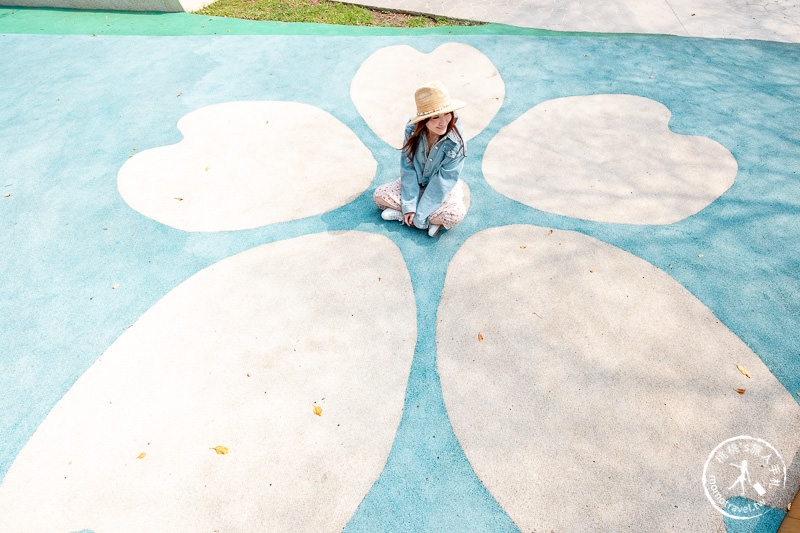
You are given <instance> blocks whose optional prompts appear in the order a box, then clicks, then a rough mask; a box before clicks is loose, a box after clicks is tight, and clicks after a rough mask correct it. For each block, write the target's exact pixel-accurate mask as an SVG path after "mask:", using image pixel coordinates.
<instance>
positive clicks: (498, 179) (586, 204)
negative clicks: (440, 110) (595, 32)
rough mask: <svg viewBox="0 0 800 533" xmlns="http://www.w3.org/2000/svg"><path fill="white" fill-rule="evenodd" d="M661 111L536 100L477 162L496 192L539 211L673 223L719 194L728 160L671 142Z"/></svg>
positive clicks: (640, 104) (618, 99) (706, 144)
mask: <svg viewBox="0 0 800 533" xmlns="http://www.w3.org/2000/svg"><path fill="white" fill-rule="evenodd" d="M670 116H671V114H670V111H669V110H668V109H667V108H666V107H665V106H663V105H662V104H660V103H658V102H656V101H654V100H651V99H649V98H643V97H641V96H632V95H625V94H601V95H594V96H572V97H567V98H557V99H555V100H548V101H546V102H543V103H541V104H539V105H537V106H535V107H534V108H532V109H530V110H529V111H528V112H526V113H525V114H523V115H522V116H521V117H520V118H518V119H517V120H515V121H514V122H512V123H511V124H509V125H508V126H506V127H504V128H503V129H502V130H500V132H499V133H498V134H497V136H495V138H494V139H492V141H491V142H490V143H489V145H488V146H487V148H486V153H485V155H484V158H483V173H484V176H485V177H486V181H488V182H489V184H490V185H491V186H492V187H494V188H495V189H496V190H497V191H499V192H500V193H502V194H505V195H506V196H508V197H510V198H513V199H514V200H517V201H518V202H521V203H523V204H525V205H529V206H531V207H534V208H536V209H540V210H542V211H549V212H551V213H556V214H559V215H564V216H569V217H575V218H582V219H587V220H594V221H598V222H618V223H625V224H671V223H673V222H677V221H679V220H681V219H684V218H686V217H688V216H691V215H693V214H695V213H697V212H699V211H701V210H702V209H704V208H705V207H706V206H708V205H709V204H710V203H711V202H713V201H714V200H716V199H717V198H718V197H719V196H720V195H722V194H723V193H724V192H725V191H727V190H728V189H729V188H730V187H731V186H732V185H733V182H734V179H735V178H736V172H737V169H738V166H737V163H736V160H735V159H734V157H733V155H731V153H730V152H729V151H728V150H727V149H726V148H725V147H724V146H722V145H721V144H719V143H717V142H716V141H713V140H711V139H709V138H707V137H698V136H688V135H678V134H676V133H674V132H672V131H670V129H669V127H668V123H669V119H670Z"/></svg>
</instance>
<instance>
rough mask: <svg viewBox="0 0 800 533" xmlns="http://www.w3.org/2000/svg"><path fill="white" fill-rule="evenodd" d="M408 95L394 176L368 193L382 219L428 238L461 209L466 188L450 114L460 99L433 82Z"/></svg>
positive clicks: (449, 223) (451, 221) (458, 217)
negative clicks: (411, 103)
mask: <svg viewBox="0 0 800 533" xmlns="http://www.w3.org/2000/svg"><path fill="white" fill-rule="evenodd" d="M414 99H415V100H416V104H417V116H416V117H414V118H412V119H411V120H410V121H409V122H408V124H407V125H406V129H405V137H404V138H405V141H404V143H403V148H402V151H401V156H400V178H399V179H397V180H395V181H393V182H390V183H387V184H385V185H381V186H380V187H378V188H377V189H375V193H374V194H373V197H372V198H373V201H374V202H375V205H377V206H378V207H379V208H380V209H382V210H383V213H381V217H382V218H383V219H384V220H398V221H400V223H404V224H406V225H408V226H412V225H413V226H414V227H416V228H419V229H427V230H428V235H430V236H431V237H433V236H435V235H436V234H437V233H438V232H439V230H440V229H441V228H442V226H444V227H445V229H450V228H452V227H453V226H455V225H456V224H458V223H459V222H461V221H462V220H463V219H464V216H466V214H467V206H466V204H465V202H464V195H465V194H469V191H468V189H467V185H466V184H465V183H464V181H462V180H461V179H459V175H460V174H461V169H463V168H464V157H465V156H466V153H465V149H466V146H465V144H464V139H463V138H462V137H461V133H460V132H459V131H458V127H457V126H456V122H457V120H458V119H457V117H456V116H455V114H454V111H456V110H458V109H461V108H463V107H464V106H465V105H466V104H464V103H463V102H460V101H458V100H451V99H450V95H449V94H448V93H447V89H445V87H444V85H442V84H441V83H440V82H438V81H435V82H432V83H429V84H426V85H424V86H422V87H420V88H419V89H417V91H416V92H415V93H414Z"/></svg>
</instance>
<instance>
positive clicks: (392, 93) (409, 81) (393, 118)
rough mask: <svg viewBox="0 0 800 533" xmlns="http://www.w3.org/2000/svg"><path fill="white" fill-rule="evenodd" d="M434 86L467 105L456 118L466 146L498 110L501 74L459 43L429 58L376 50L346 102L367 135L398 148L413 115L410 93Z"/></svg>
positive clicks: (403, 49) (403, 50)
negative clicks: (436, 82) (361, 120)
mask: <svg viewBox="0 0 800 533" xmlns="http://www.w3.org/2000/svg"><path fill="white" fill-rule="evenodd" d="M434 80H439V81H441V82H443V83H444V85H445V86H446V87H447V90H448V92H449V93H450V97H451V98H454V99H457V100H462V101H464V102H466V103H467V107H465V108H463V109H461V110H459V111H457V112H456V114H457V115H458V116H459V128H460V129H461V131H462V134H463V135H464V139H465V140H467V139H471V138H472V137H474V136H476V135H477V134H479V133H480V132H481V131H483V129H484V128H485V127H486V126H487V125H488V124H489V122H491V120H492V118H494V116H495V115H496V114H497V111H498V110H499V109H500V106H502V105H503V99H504V98H505V84H504V83H503V79H502V78H501V77H500V73H499V72H498V71H497V69H496V68H495V66H494V64H492V62H491V61H490V60H489V58H488V57H486V56H485V55H484V54H483V53H482V52H481V51H480V50H478V49H476V48H473V47H472V46H469V45H466V44H462V43H447V44H443V45H441V46H439V47H438V48H437V49H436V50H434V51H433V52H431V53H429V54H424V53H422V52H419V51H417V50H415V49H414V48H412V47H410V46H408V45H397V46H389V47H386V48H381V49H380V50H378V51H377V52H375V53H374V54H372V55H371V56H369V57H368V58H367V60H366V61H364V63H363V64H362V65H361V67H360V68H359V69H358V72H356V75H355V77H354V78H353V82H352V83H351V85H350V97H351V98H352V100H353V103H354V104H355V106H356V109H358V112H359V113H361V116H362V117H363V118H364V120H365V121H366V123H367V124H368V125H369V127H370V128H372V131H374V132H375V134H376V135H378V137H380V138H381V139H383V140H384V141H386V142H387V143H389V144H390V145H391V146H393V147H394V148H400V147H401V146H402V144H403V129H404V127H405V125H406V123H407V122H408V120H409V119H410V118H412V117H414V116H415V115H416V114H417V108H416V104H415V102H414V92H415V91H416V90H417V88H419V87H420V86H422V85H424V84H425V83H427V82H430V81H434Z"/></svg>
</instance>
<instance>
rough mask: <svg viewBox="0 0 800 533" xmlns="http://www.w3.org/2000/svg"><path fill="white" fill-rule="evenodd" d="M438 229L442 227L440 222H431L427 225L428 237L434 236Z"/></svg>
mask: <svg viewBox="0 0 800 533" xmlns="http://www.w3.org/2000/svg"><path fill="white" fill-rule="evenodd" d="M440 229H442V225H441V224H431V225H430V226H429V227H428V237H436V234H437V233H439V230H440Z"/></svg>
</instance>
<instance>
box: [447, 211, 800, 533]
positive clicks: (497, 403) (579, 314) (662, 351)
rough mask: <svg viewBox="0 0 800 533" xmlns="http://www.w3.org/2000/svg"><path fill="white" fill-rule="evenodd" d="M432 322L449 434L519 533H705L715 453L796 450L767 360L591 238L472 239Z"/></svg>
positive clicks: (787, 405)
mask: <svg viewBox="0 0 800 533" xmlns="http://www.w3.org/2000/svg"><path fill="white" fill-rule="evenodd" d="M438 317H439V322H438V325H437V353H438V355H437V361H438V369H439V374H440V377H441V382H442V392H443V395H444V401H445V405H446V407H447V412H448V415H449V417H450V420H451V422H452V425H453V429H454V431H455V433H456V436H457V437H458V438H459V441H460V442H461V445H462V447H463V449H464V452H465V453H466V455H467V458H468V459H469V461H470V463H471V464H472V466H473V468H474V470H475V473H476V474H477V475H478V477H479V478H480V480H481V481H482V482H483V483H484V485H485V486H486V488H487V489H488V490H489V491H490V492H491V493H492V495H493V496H494V497H495V498H496V499H497V501H498V502H499V503H500V505H501V506H502V507H503V509H505V511H506V512H508V514H509V515H510V516H511V518H512V519H513V520H514V522H515V523H516V524H517V525H518V526H519V527H520V529H521V530H523V531H551V530H555V531H570V530H574V528H575V524H580V529H584V530H587V531H622V530H625V531H628V530H630V531H668V530H672V529H679V530H682V531H714V530H716V528H717V527H718V526H719V524H720V523H721V521H722V516H721V515H720V514H719V513H718V512H717V511H716V510H715V509H714V507H713V506H712V505H711V503H710V502H709V501H708V500H707V499H706V496H705V494H704V491H703V486H702V483H701V475H702V474H703V465H704V462H705V461H706V459H707V458H708V456H709V454H710V453H711V452H712V450H713V449H714V448H715V447H716V446H717V445H718V444H719V443H721V442H722V441H724V440H726V439H728V438H730V437H734V436H737V435H753V436H755V437H758V438H762V439H764V440H766V441H768V442H770V443H771V444H772V445H773V446H775V447H776V449H778V450H779V451H780V453H781V454H782V455H783V457H787V458H791V457H793V456H794V455H795V453H797V451H798V442H797V438H796V436H797V435H798V433H799V432H800V406H798V405H797V403H796V402H795V401H794V399H793V398H792V397H791V394H789V393H788V392H787V391H786V389H785V388H784V387H783V386H782V385H781V384H780V383H779V382H778V381H777V380H776V379H775V377H774V376H773V375H772V374H771V373H770V371H769V370H768V369H767V367H766V366H765V365H764V364H763V363H762V362H761V360H760V359H759V358H758V357H757V356H756V355H755V354H754V353H753V352H752V351H751V350H750V349H748V347H747V346H746V345H745V344H744V343H743V342H742V341H741V340H739V338H738V337H736V336H735V335H734V334H733V333H731V331H730V330H728V329H727V328H726V327H725V326H724V325H723V324H721V323H720V321H719V320H718V319H717V318H716V317H715V316H714V315H713V314H712V313H711V311H710V310H709V309H708V308H707V307H705V306H704V305H703V304H702V303H701V302H700V301H699V300H697V298H695V297H694V296H693V295H692V294H691V293H689V292H688V291H686V290H685V289H684V288H683V287H682V286H680V285H679V284H678V283H677V282H675V281H674V280H673V279H672V278H671V277H669V276H668V275H667V274H666V273H665V272H663V271H661V270H659V269H657V268H655V267H654V266H652V265H650V264H649V263H647V262H645V261H643V260H641V259H639V258H637V257H635V256H633V255H631V254H629V253H627V252H624V251H622V250H620V249H618V248H615V247H613V246H611V245H608V244H605V243H602V242H600V241H597V240H595V239H593V238H591V237H588V236H586V235H583V234H580V233H575V232H568V231H556V232H553V233H551V232H550V231H549V230H547V229H545V228H538V227H533V226H509V227H503V228H495V229H490V230H486V231H483V232H480V233H478V234H475V235H473V236H472V237H470V238H469V239H468V240H467V241H466V242H465V243H464V245H463V246H462V248H461V249H460V250H459V251H458V252H457V253H456V255H455V256H454V257H453V260H452V262H451V264H450V267H449V269H448V271H447V277H446V280H445V285H444V290H443V293H442V299H441V305H440V307H439V311H438ZM479 333H480V335H481V337H480V339H479V338H478V334H479ZM737 364H741V365H742V367H744V368H746V369H747V370H749V372H750V373H751V375H752V376H753V377H752V378H747V377H745V376H744V375H743V374H742V373H741V372H740V371H739V370H738V368H737ZM737 388H743V389H746V392H745V394H743V395H739V394H737V393H736V392H735V390H734V389H737ZM788 462H789V460H787V463H788ZM737 473H738V472H737ZM793 475H794V477H793V478H791V477H790V480H789V482H787V490H786V492H783V493H780V494H777V495H776V494H775V493H770V494H768V495H767V496H768V497H770V499H769V500H767V503H768V504H770V505H773V506H775V507H778V508H785V505H786V503H787V502H788V501H791V498H792V496H793V495H794V493H795V491H796V490H797V486H798V482H799V481H798V479H797V471H796V469H795V471H794V474H793ZM733 479H735V474H734V476H733V478H732V479H731V480H730V481H729V482H728V483H727V484H730V482H732V481H733ZM727 484H726V486H727ZM753 494H754V496H755V493H753ZM773 496H777V497H775V498H773ZM782 498H783V499H782ZM597 502H601V503H602V505H600V506H598V505H595V504H596V503H597Z"/></svg>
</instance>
